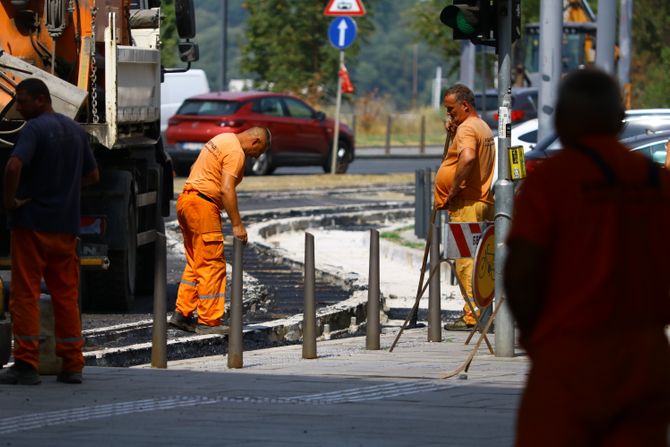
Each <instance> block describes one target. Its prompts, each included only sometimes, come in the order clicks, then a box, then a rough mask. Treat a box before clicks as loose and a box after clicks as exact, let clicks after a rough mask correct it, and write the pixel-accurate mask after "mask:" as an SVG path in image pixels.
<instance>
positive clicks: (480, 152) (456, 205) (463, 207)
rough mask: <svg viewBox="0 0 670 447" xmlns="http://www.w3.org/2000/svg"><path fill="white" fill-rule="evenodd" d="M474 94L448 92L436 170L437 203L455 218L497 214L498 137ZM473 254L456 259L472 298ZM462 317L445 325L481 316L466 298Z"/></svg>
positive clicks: (465, 324)
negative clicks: (480, 111)
mask: <svg viewBox="0 0 670 447" xmlns="http://www.w3.org/2000/svg"><path fill="white" fill-rule="evenodd" d="M474 104H475V95H474V93H472V90H470V89H469V88H468V87H466V86H464V85H461V84H456V85H454V86H453V87H451V88H449V89H448V90H447V91H446V93H445V95H444V107H445V108H446V109H447V114H448V115H449V118H450V120H449V122H448V124H447V134H448V136H447V144H448V142H451V144H448V147H446V148H445V150H446V156H445V158H444V160H442V164H441V165H440V169H439V170H438V171H437V174H436V176H435V209H438V210H440V209H447V210H449V221H450V222H482V221H486V220H493V203H494V202H493V194H492V193H491V183H492V181H493V168H494V166H495V165H494V163H495V143H494V141H493V134H492V133H491V129H490V128H489V126H488V125H487V124H486V123H485V122H484V120H482V119H481V118H480V117H479V115H478V114H477V110H476V109H475V105H474ZM472 264H473V261H472V258H462V259H457V260H456V275H458V279H459V281H460V283H461V285H462V286H463V288H464V289H465V292H466V295H467V296H464V297H463V299H464V300H466V301H469V302H470V304H471V305H472V308H473V309H476V303H475V302H474V300H473V299H472ZM463 313H464V315H463V318H462V319H461V320H457V321H456V322H455V323H453V324H447V325H446V326H445V329H449V330H464V329H467V328H470V327H473V326H474V325H475V323H476V322H477V321H476V319H475V317H474V316H473V315H472V311H471V306H469V305H468V303H466V305H465V307H464V308H463Z"/></svg>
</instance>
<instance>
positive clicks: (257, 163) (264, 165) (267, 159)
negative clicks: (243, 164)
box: [250, 151, 275, 175]
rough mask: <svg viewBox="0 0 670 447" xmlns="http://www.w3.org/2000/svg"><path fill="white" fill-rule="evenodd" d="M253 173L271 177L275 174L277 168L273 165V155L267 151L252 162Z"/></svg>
mask: <svg viewBox="0 0 670 447" xmlns="http://www.w3.org/2000/svg"><path fill="white" fill-rule="evenodd" d="M250 169H251V173H253V174H254V175H270V174H272V173H273V172H274V170H275V166H274V164H273V163H272V153H271V152H270V151H266V152H264V153H262V154H261V156H260V157H258V158H257V159H255V160H252V162H251V168H250Z"/></svg>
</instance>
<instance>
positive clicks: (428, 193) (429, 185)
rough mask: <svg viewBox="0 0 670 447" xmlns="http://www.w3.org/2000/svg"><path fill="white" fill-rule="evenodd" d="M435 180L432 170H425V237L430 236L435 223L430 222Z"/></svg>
mask: <svg viewBox="0 0 670 447" xmlns="http://www.w3.org/2000/svg"><path fill="white" fill-rule="evenodd" d="M432 198H433V179H432V176H431V170H430V168H425V169H424V170H423V222H424V224H423V237H424V238H425V237H426V235H427V234H428V229H429V228H430V226H431V225H433V222H432V221H431V220H430V213H431V211H432V209H433V204H432V200H431V199H432Z"/></svg>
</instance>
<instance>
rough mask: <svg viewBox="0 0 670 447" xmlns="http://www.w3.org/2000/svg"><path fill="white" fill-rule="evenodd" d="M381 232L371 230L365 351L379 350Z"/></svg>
mask: <svg viewBox="0 0 670 447" xmlns="http://www.w3.org/2000/svg"><path fill="white" fill-rule="evenodd" d="M379 295H380V291H379V231H377V230H370V274H369V278H368V309H367V315H368V324H367V327H366V329H365V349H369V350H378V349H379V337H380V335H379V333H380V328H379Z"/></svg>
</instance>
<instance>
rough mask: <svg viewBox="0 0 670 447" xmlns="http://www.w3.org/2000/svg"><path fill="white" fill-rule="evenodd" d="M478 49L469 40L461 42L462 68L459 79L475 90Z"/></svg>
mask: <svg viewBox="0 0 670 447" xmlns="http://www.w3.org/2000/svg"><path fill="white" fill-rule="evenodd" d="M476 50H477V48H476V47H475V46H474V44H473V43H472V42H470V41H468V40H461V67H460V72H459V79H460V83H461V84H465V85H467V86H468V87H470V88H471V89H473V90H474V88H475V57H476V54H475V52H476Z"/></svg>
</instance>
